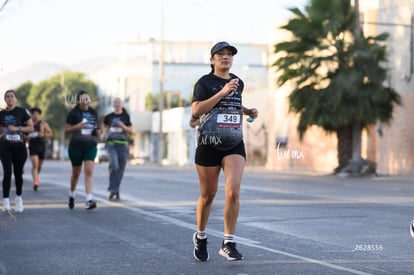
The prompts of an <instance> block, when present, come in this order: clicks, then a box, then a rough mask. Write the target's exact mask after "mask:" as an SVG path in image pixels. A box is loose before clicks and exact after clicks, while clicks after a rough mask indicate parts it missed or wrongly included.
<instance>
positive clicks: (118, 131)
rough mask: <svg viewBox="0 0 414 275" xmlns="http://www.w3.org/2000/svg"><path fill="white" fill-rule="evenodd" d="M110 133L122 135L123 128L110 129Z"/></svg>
mask: <svg viewBox="0 0 414 275" xmlns="http://www.w3.org/2000/svg"><path fill="white" fill-rule="evenodd" d="M109 132H111V133H122V128H121V127H110V128H109Z"/></svg>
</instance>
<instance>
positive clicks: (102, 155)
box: [95, 142, 109, 163]
mask: <svg viewBox="0 0 414 275" xmlns="http://www.w3.org/2000/svg"><path fill="white" fill-rule="evenodd" d="M103 161H109V154H108V151H107V150H106V146H105V143H104V142H100V143H98V145H97V152H96V157H95V163H101V162H103Z"/></svg>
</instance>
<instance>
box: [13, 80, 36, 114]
mask: <svg viewBox="0 0 414 275" xmlns="http://www.w3.org/2000/svg"><path fill="white" fill-rule="evenodd" d="M33 86H34V84H33V83H32V82H30V81H27V82H25V83H23V84H21V85H19V87H17V88H16V94H17V100H18V101H19V102H18V103H19V104H18V105H19V106H20V107H22V108H25V109H30V107H31V106H30V104H29V102H28V101H27V99H28V96H29V94H30V91H31V90H32V88H33Z"/></svg>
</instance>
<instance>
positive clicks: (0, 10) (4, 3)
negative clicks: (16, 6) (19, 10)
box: [0, 0, 9, 12]
mask: <svg viewBox="0 0 414 275" xmlns="http://www.w3.org/2000/svg"><path fill="white" fill-rule="evenodd" d="M8 2H9V0H5V1H4V2H3V5H1V7H0V12H2V11H3V9H4V7H6V5H7V3H8Z"/></svg>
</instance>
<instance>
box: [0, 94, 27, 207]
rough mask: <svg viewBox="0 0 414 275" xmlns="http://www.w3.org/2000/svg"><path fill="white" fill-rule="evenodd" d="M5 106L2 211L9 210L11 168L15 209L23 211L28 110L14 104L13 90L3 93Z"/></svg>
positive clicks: (0, 120)
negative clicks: (25, 134)
mask: <svg viewBox="0 0 414 275" xmlns="http://www.w3.org/2000/svg"><path fill="white" fill-rule="evenodd" d="M4 100H5V101H6V104H7V107H6V109H5V110H2V111H1V112H0V127H1V128H0V129H1V138H0V158H1V163H2V165H3V211H10V199H9V195H10V187H11V177H12V170H13V171H14V180H15V184H16V199H15V211H16V212H23V210H24V207H23V199H22V192H23V167H24V164H25V162H26V159H27V150H26V144H25V139H24V136H23V135H24V133H29V132H32V131H33V122H32V119H31V118H30V114H29V111H28V110H26V109H23V108H20V107H18V106H16V103H17V98H16V92H15V91H14V90H8V91H6V93H5V94H4Z"/></svg>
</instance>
